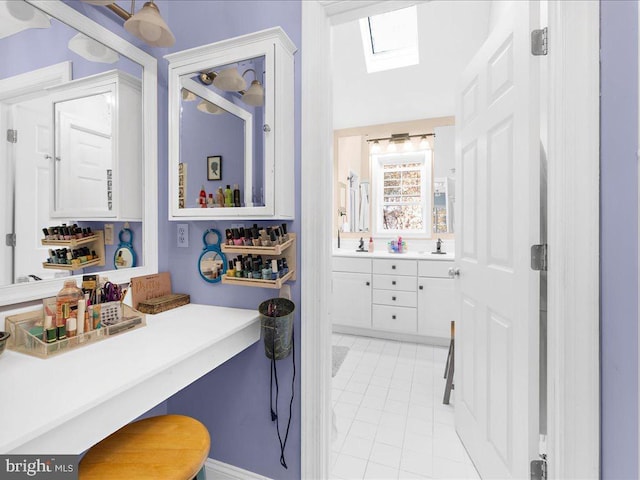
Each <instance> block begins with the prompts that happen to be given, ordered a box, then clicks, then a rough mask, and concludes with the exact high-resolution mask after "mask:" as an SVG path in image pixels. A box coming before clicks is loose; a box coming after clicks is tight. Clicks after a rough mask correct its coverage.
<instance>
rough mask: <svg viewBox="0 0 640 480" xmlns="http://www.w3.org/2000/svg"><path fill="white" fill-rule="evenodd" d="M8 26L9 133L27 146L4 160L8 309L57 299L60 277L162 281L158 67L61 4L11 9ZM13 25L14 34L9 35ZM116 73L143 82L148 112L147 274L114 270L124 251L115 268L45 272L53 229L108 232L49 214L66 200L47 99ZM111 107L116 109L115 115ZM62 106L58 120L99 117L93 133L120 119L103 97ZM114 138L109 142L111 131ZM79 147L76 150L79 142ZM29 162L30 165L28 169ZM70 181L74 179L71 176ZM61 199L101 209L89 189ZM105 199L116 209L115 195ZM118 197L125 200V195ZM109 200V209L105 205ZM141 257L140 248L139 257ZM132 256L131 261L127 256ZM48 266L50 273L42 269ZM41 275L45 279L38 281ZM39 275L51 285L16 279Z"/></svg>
mask: <svg viewBox="0 0 640 480" xmlns="http://www.w3.org/2000/svg"><path fill="white" fill-rule="evenodd" d="M77 8H78V9H79V10H82V9H93V8H94V7H92V6H89V5H85V4H79V5H77ZM16 18H17V19H19V20H16ZM28 18H38V19H39V20H38V22H37V23H35V24H32V23H29V24H27V23H25V19H28ZM43 19H44V20H43ZM0 20H1V21H0V42H1V44H2V47H1V48H2V52H3V55H5V57H4V61H3V62H2V65H0V113H1V114H2V115H0V130H2V131H5V129H9V128H10V127H13V129H15V130H17V132H18V134H17V136H18V139H17V140H18V141H17V143H13V144H10V145H9V148H7V149H3V150H2V151H1V153H0V155H1V156H2V157H3V160H5V161H3V162H2V163H1V166H0V169H1V170H2V175H1V176H0V178H2V179H3V181H5V182H6V183H5V185H4V188H3V194H2V196H1V197H0V212H2V213H0V231H1V232H2V244H1V245H2V247H1V248H2V254H1V255H0V305H9V304H15V303H18V302H22V301H28V300H33V299H38V298H42V297H46V296H50V295H55V293H56V292H57V291H58V290H59V289H60V287H61V285H62V280H61V279H58V277H60V276H68V275H69V274H80V275H82V274H87V273H93V272H96V271H99V272H100V273H101V274H104V275H107V276H108V277H109V279H110V280H111V281H113V282H118V283H124V282H126V281H128V280H129V278H130V277H131V276H137V275H146V274H151V273H155V272H157V210H156V206H155V205H156V202H157V157H156V155H157V100H156V97H157V80H156V72H157V62H156V60H155V59H154V58H153V57H151V56H150V55H148V54H147V53H145V52H143V51H142V50H140V49H138V48H136V47H134V46H133V45H132V44H130V43H128V42H126V41H125V40H123V39H122V38H120V37H119V36H118V35H116V34H115V33H113V32H111V31H109V30H107V29H106V28H104V27H102V26H100V25H99V24H97V23H95V22H94V21H92V20H90V19H89V18H87V17H85V16H83V15H80V14H79V13H78V12H77V11H76V10H75V9H73V8H71V7H69V6H68V5H65V4H64V3H63V2H60V1H41V0H29V1H22V0H20V1H8V2H7V1H1V2H0ZM20 22H22V23H20ZM4 25H13V26H12V27H11V28H7V29H4V30H3V29H2V26H4ZM16 25H17V26H16ZM123 32H124V30H123ZM107 71H116V72H118V74H121V75H127V76H131V77H135V79H136V82H138V84H141V85H142V108H138V110H137V115H139V120H138V125H139V127H138V128H139V130H140V131H141V132H143V133H141V134H140V135H139V137H141V138H140V142H141V145H142V147H141V151H142V153H141V154H140V155H138V156H139V157H140V156H141V158H142V161H143V166H142V181H141V182H140V185H138V186H137V189H138V190H139V192H140V196H141V197H142V198H144V203H143V206H142V215H140V214H138V216H137V218H138V219H139V218H140V217H142V221H132V222H131V230H132V232H135V237H136V244H137V245H136V249H135V250H137V251H138V252H141V255H140V257H141V258H140V261H139V262H138V263H140V264H141V265H142V266H140V267H132V268H128V269H125V270H123V271H122V270H120V271H119V270H114V269H113V263H112V262H110V261H109V259H110V258H117V255H118V252H117V250H118V249H117V247H115V246H113V245H108V246H106V253H105V258H106V259H107V260H106V262H104V263H105V264H106V266H105V267H99V268H98V267H94V268H86V269H85V270H84V271H71V272H70V271H58V270H49V269H45V270H42V263H43V262H44V261H45V260H46V257H47V255H48V254H47V250H48V247H46V246H43V245H42V244H41V240H42V239H43V231H42V229H43V228H47V227H50V226H53V225H61V224H65V223H66V224H67V225H71V224H73V223H77V224H78V225H79V226H80V227H81V228H85V227H89V228H91V229H93V231H98V230H103V229H104V228H105V224H104V222H102V221H95V219H91V220H92V221H84V222H83V221H82V220H81V219H75V218H73V217H72V216H67V217H63V218H60V217H57V218H55V220H54V219H52V218H51V217H50V215H49V209H50V208H49V207H50V205H51V204H52V202H53V199H54V198H55V196H56V195H57V193H55V192H54V191H53V189H52V188H50V186H51V185H52V184H53V178H52V172H53V171H54V170H53V167H52V165H53V163H54V162H55V161H56V160H55V159H54V158H53V157H54V156H55V155H54V154H53V151H52V150H53V148H52V145H53V138H54V136H55V135H56V134H55V133H54V131H53V129H52V125H53V119H54V113H53V107H52V104H51V103H50V102H49V103H47V101H46V99H47V98H48V97H47V96H48V95H50V94H51V92H54V91H55V90H56V89H57V88H59V86H60V85H64V84H66V83H67V82H88V80H86V79H87V77H91V78H94V77H93V76H99V75H101V74H103V73H104V72H107ZM100 105H102V107H101V106H100ZM107 106H110V107H111V110H109V108H108V107H107ZM59 107H60V108H59V109H57V111H56V113H57V114H62V112H63V111H64V112H65V113H66V114H69V115H70V114H71V113H72V112H77V111H79V110H84V111H85V112H87V111H88V112H91V111H93V114H94V116H93V117H90V120H91V122H92V128H93V127H94V126H95V127H99V128H101V123H102V124H104V123H105V122H104V120H105V118H104V116H109V115H110V114H114V113H116V112H117V107H118V105H117V101H114V100H113V98H112V97H108V96H99V95H98V96H95V97H93V102H92V107H86V106H84V107H82V108H80V107H79V103H78V102H75V101H74V100H72V99H70V101H69V103H65V104H60V105H59ZM98 112H102V113H100V114H98ZM101 117H103V118H101ZM14 125H16V126H17V128H15V127H14ZM21 125H22V126H24V125H31V128H21ZM99 128H98V129H99ZM105 135H108V132H107V133H105ZM29 145H31V146H32V150H33V151H32V152H27V153H26V154H25V153H24V152H23V149H24V148H26V146H29ZM69 146H71V147H73V146H74V144H73V140H71V142H70V145H69ZM27 155H28V158H29V159H30V160H29V161H23V159H25V158H27ZM87 156H89V155H87ZM25 165H27V166H28V167H26V166H25ZM72 170H73V169H72ZM77 170H78V168H76V169H75V171H74V172H72V173H74V174H77ZM101 174H102V175H105V179H106V180H107V182H106V188H107V189H108V188H109V186H108V181H109V179H108V178H107V177H106V175H108V169H106V168H105V169H102V173H101ZM58 176H59V177H63V176H65V175H63V174H59V175H58ZM66 176H71V173H69V174H68V175H66ZM60 179H61V180H62V178H60ZM67 180H68V179H67ZM25 186H27V188H25ZM112 187H114V186H113V185H112ZM60 191H61V192H62V191H66V192H74V194H78V195H80V196H79V197H75V198H74V197H73V196H71V195H67V196H68V197H69V198H68V199H66V200H65V201H67V202H68V203H69V204H71V203H70V202H76V203H78V202H82V203H83V204H85V203H86V205H90V204H91V202H92V201H97V200H96V199H95V198H93V196H92V195H91V194H89V193H88V192H87V191H84V192H82V188H80V187H79V186H78V184H77V183H74V182H73V181H68V183H66V184H65V183H64V182H63V183H61V190H60ZM4 192H6V194H5V193H4ZM58 193H59V192H58ZM104 193H106V195H104V197H105V198H107V200H108V195H109V192H108V191H107V192H104ZM112 194H113V195H116V192H113V193H112ZM14 197H15V199H14ZM148 199H152V200H153V201H149V200H148ZM100 201H101V202H104V199H100ZM107 208H108V207H107ZM85 218H87V217H85ZM32 219H33V220H32ZM117 220H118V219H115V221H114V219H112V220H110V224H111V225H113V227H114V228H115V231H118V230H119V229H120V228H122V226H123V223H122V222H120V221H117ZM13 234H15V239H16V241H15V245H16V246H15V247H12V246H7V247H5V241H4V239H5V237H7V235H10V236H12V235H13ZM8 243H11V242H8ZM142 244H144V249H142ZM135 250H134V249H133V248H132V251H134V252H135ZM27 252H29V253H27ZM122 256H123V257H124V256H125V252H124V251H122ZM26 258H30V259H32V260H33V262H34V263H32V264H21V263H20V262H21V260H20V259H26ZM131 265H136V261H135V256H132V258H131ZM38 267H40V270H36V268H38ZM38 272H39V273H41V275H38V274H37V273H38ZM31 273H36V275H34V276H37V277H39V278H43V279H44V280H43V281H36V282H31V283H16V280H19V281H24V280H25V279H27V278H29V277H28V275H29V274H31Z"/></svg>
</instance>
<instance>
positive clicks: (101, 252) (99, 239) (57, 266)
mask: <svg viewBox="0 0 640 480" xmlns="http://www.w3.org/2000/svg"><path fill="white" fill-rule="evenodd" d="M40 242H41V243H42V245H44V246H51V247H64V248H71V249H73V248H77V247H80V246H85V245H92V247H93V248H92V250H94V251H95V252H96V254H97V255H98V258H95V259H92V260H89V261H88V262H84V263H80V262H75V263H71V264H70V265H69V264H63V263H49V262H42V268H46V269H48V270H67V271H73V270H82V269H83V268H87V267H103V266H104V265H105V249H104V232H103V231H102V230H96V231H95V232H94V235H92V236H91V237H85V238H80V239H74V240H45V239H42V240H41V241H40Z"/></svg>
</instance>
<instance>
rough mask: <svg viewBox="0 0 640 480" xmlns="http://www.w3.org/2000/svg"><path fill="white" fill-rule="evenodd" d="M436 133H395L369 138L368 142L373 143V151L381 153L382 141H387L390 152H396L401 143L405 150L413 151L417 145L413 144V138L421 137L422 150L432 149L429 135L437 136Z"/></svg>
mask: <svg viewBox="0 0 640 480" xmlns="http://www.w3.org/2000/svg"><path fill="white" fill-rule="evenodd" d="M435 136H436V134H435V133H419V134H416V135H409V134H408V133H394V134H392V135H391V136H390V137H381V138H370V139H367V142H370V143H372V144H373V145H372V146H371V153H379V152H380V150H381V149H380V142H384V141H386V142H387V148H386V151H387V152H388V153H395V152H396V151H397V150H398V147H397V144H398V143H401V144H402V145H403V150H404V151H405V152H410V151H413V150H414V148H415V145H414V144H413V141H412V140H411V139H412V138H418V137H419V138H420V149H421V150H431V145H430V144H429V140H428V139H427V137H435Z"/></svg>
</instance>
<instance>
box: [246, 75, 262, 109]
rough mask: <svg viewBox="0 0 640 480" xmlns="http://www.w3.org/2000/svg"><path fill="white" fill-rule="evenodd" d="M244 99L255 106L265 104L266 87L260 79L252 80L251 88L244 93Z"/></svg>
mask: <svg viewBox="0 0 640 480" xmlns="http://www.w3.org/2000/svg"><path fill="white" fill-rule="evenodd" d="M242 101H243V102H244V103H246V104H247V105H252V106H254V107H260V106H262V105H264V88H262V85H261V84H260V82H259V81H258V80H254V81H253V82H251V86H250V87H249V89H248V90H247V91H246V92H245V93H244V95H242Z"/></svg>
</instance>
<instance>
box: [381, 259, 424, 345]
mask: <svg viewBox="0 0 640 480" xmlns="http://www.w3.org/2000/svg"><path fill="white" fill-rule="evenodd" d="M416 273H417V266H416V261H415V260H400V259H398V260H396V259H393V260H387V259H377V258H374V259H373V306H372V322H371V323H372V327H373V328H374V329H376V330H384V331H392V332H403V333H412V334H415V333H417V331H418V329H417V311H416V307H417V297H416Z"/></svg>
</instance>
